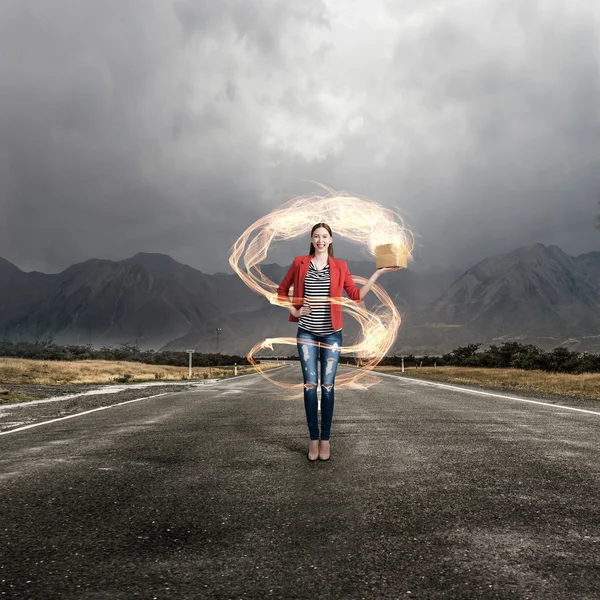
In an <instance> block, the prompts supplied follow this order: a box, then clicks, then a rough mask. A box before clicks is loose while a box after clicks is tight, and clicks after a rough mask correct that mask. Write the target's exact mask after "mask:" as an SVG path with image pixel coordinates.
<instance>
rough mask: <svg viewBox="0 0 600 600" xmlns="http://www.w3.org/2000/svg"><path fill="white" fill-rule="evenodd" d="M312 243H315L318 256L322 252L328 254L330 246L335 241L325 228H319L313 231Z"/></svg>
mask: <svg viewBox="0 0 600 600" xmlns="http://www.w3.org/2000/svg"><path fill="white" fill-rule="evenodd" d="M310 241H311V242H312V243H313V245H314V247H315V251H316V253H317V254H320V253H321V252H324V253H325V254H327V252H328V248H329V245H330V244H331V242H332V241H333V240H332V239H331V236H330V235H329V231H327V229H325V227H319V228H318V229H315V230H314V231H313V233H312V236H311V238H310Z"/></svg>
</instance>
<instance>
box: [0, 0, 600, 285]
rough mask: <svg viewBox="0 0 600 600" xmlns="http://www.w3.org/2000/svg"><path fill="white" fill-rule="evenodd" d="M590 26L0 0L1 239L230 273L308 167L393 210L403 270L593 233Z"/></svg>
mask: <svg viewBox="0 0 600 600" xmlns="http://www.w3.org/2000/svg"><path fill="white" fill-rule="evenodd" d="M599 33H600V9H598V8H596V3H594V2H592V1H591V0H590V1H583V0H580V1H574V2H570V3H568V4H567V3H564V2H558V1H554V0H548V1H547V2H544V3H537V2H524V1H523V0H511V1H508V0H506V1H504V0H487V1H483V0H482V1H481V2H477V3H473V2H464V1H451V0H446V1H442V0H439V1H434V0H428V1H424V0H419V1H418V2H417V1H416V0H414V1H411V2H400V3H398V2H388V1H385V0H379V1H377V2H373V1H369V2H367V1H361V2H358V1H355V2H348V1H347V0H344V1H343V2H342V1H341V0H335V1H332V0H322V1H308V0H307V1H305V2H301V3H294V2H288V1H287V0H279V1H275V0H263V1H258V0H245V1H244V2H238V1H233V0H229V1H219V2H213V1H209V0H186V1H183V0H178V1H171V2H169V1H166V0H131V1H129V2H121V1H115V0H102V1H99V0H91V1H88V2H78V1H75V0H52V1H51V2H35V1H26V0H12V1H9V2H4V3H2V5H1V7H0V81H1V95H0V98H1V100H0V177H1V180H0V181H1V185H0V211H1V218H0V256H2V257H4V258H6V259H8V260H10V261H11V262H13V263H15V264H16V265H17V266H19V267H20V268H22V269H24V270H31V269H37V270H41V271H46V272H55V271H58V270H61V269H63V268H65V267H67V266H68V265H70V264H72V263H74V262H78V261H82V260H86V259H89V258H110V259H114V260H118V259H122V258H126V257H129V256H132V255H133V254H135V253H137V252H139V251H146V252H164V253H167V254H170V255H171V256H173V257H174V258H175V259H177V260H180V261H181V262H185V263H187V264H190V265H192V266H194V267H196V268H198V269H201V270H203V271H205V272H208V273H210V272H215V271H229V266H228V264H227V258H228V250H229V248H230V246H231V245H232V244H233V242H234V241H235V240H236V239H237V237H238V236H239V235H240V234H241V233H242V232H243V231H244V230H245V229H246V228H247V227H248V226H249V225H250V224H251V223H252V222H253V221H254V220H256V219H258V218H260V217H261V216H262V215H264V214H265V213H266V212H269V211H270V210H272V209H273V208H275V207H277V206H278V205H279V204H281V203H282V202H283V201H285V200H288V199H289V198H291V197H293V196H295V195H300V194H304V193H308V192H312V191H316V190H317V189H318V188H317V186H315V185H314V184H312V183H310V182H311V181H317V182H322V183H324V184H326V185H328V186H331V187H333V188H334V189H339V190H345V191H347V192H350V193H356V194H359V195H361V196H364V197H367V198H371V199H373V200H375V201H377V202H379V203H381V204H383V205H384V206H390V207H398V208H399V209H400V211H401V212H402V213H403V215H404V217H405V219H406V221H407V223H408V224H409V225H411V227H412V229H413V231H414V232H415V234H416V235H417V243H418V246H417V248H416V251H415V255H416V259H417V260H416V261H415V267H419V266H420V267H422V268H423V267H426V266H430V265H434V264H440V265H459V266H462V265H466V266H469V265H470V264H473V263H474V262H476V261H477V260H480V259H482V258H484V257H485V256H488V255H490V254H493V253H495V252H499V251H504V250H510V249H513V248H514V247H516V246H517V245H523V244H531V243H535V242H543V243H556V244H558V245H560V246H561V248H563V249H564V250H565V251H567V252H570V253H573V254H577V253H581V252H586V251H590V250H593V249H597V248H598V247H599V246H600V244H599V242H600V232H598V230H597V229H594V225H595V218H596V214H597V212H598V204H597V202H598V199H599V197H600V193H599V191H600V174H599V173H600V171H599V169H598V167H599V166H600V127H599V125H600V123H599V112H600V109H599V108H598V107H600V79H599V56H600V43H599V41H600V40H599ZM304 246H306V244H305V243H304V241H299V242H298V244H290V245H289V246H288V247H287V249H285V248H283V247H282V248H277V249H274V254H273V260H276V259H278V260H279V262H285V261H286V260H290V259H291V256H292V254H293V253H294V252H297V251H298V249H300V250H302V249H304ZM340 247H341V248H342V249H343V250H344V252H345V253H346V256H347V257H349V258H351V257H353V256H354V257H358V256H359V255H360V254H359V249H358V248H354V247H352V246H351V245H347V246H344V245H341V246H340V245H338V246H337V247H336V248H337V249H338V250H337V251H338V253H339V248H340ZM353 253H354V254H353Z"/></svg>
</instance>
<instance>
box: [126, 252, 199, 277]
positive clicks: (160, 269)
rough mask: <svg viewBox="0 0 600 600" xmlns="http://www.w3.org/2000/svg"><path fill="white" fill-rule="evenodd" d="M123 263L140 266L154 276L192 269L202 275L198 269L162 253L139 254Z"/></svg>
mask: <svg viewBox="0 0 600 600" xmlns="http://www.w3.org/2000/svg"><path fill="white" fill-rule="evenodd" d="M121 262H122V263H125V264H133V265H138V266H140V267H143V268H144V269H145V270H146V271H148V272H149V273H152V274H153V275H159V276H163V277H164V276H169V275H172V274H173V273H174V272H177V271H180V270H182V269H183V270H187V269H191V270H193V271H196V272H197V273H200V271H198V270H197V269H194V268H193V267H190V266H189V265H184V264H183V263H180V262H178V261H176V260H175V259H174V258H172V257H171V256H169V255H168V254H161V253H160V252H138V253H137V254H136V255H135V256H132V257H131V258H126V259H124V260H122V261H121Z"/></svg>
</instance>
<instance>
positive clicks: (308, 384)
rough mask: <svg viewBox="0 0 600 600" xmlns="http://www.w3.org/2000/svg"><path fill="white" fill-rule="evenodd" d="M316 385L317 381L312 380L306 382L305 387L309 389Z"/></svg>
mask: <svg viewBox="0 0 600 600" xmlns="http://www.w3.org/2000/svg"><path fill="white" fill-rule="evenodd" d="M315 386H316V383H312V382H310V381H309V382H308V383H305V384H304V387H305V388H306V389H307V390H308V389H310V388H314V387H315Z"/></svg>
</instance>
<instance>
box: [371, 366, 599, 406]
mask: <svg viewBox="0 0 600 600" xmlns="http://www.w3.org/2000/svg"><path fill="white" fill-rule="evenodd" d="M375 371H383V372H388V373H390V372H394V373H400V367H377V368H376V369H375ZM404 376H405V377H415V378H419V379H427V380H430V381H441V382H444V383H459V384H465V385H480V386H483V387H491V388H497V389H503V390H525V391H530V392H539V393H543V394H557V395H560V396H572V397H579V398H593V399H600V373H582V374H581V375H571V374H570V373H549V372H546V371H526V370H523V369H483V368H471V367H437V368H434V367H421V368H418V369H416V368H414V367H411V368H405V370H404Z"/></svg>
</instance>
